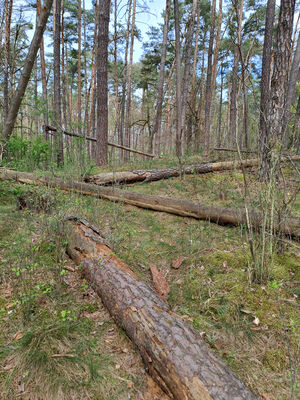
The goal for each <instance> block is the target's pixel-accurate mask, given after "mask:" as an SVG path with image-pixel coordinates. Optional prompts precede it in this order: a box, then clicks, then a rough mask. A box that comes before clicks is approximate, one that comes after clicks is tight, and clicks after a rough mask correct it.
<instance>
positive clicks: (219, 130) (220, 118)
mask: <svg viewBox="0 0 300 400" xmlns="http://www.w3.org/2000/svg"><path fill="white" fill-rule="evenodd" d="M222 106H223V65H221V87H220V102H219V117H218V140H217V145H218V147H220V146H221V142H222V139H221V134H222V133H221V132H222Z"/></svg>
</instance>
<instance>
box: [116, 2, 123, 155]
mask: <svg viewBox="0 0 300 400" xmlns="http://www.w3.org/2000/svg"><path fill="white" fill-rule="evenodd" d="M117 6H118V4H117V1H115V3H114V75H115V76H114V78H115V113H116V120H115V133H116V134H117V135H119V130H120V128H119V124H120V116H119V113H120V109H119V78H118V12H117V11H118V7H117ZM118 142H119V144H120V137H118ZM122 154H123V153H122V150H121V149H120V150H119V160H121V159H122Z"/></svg>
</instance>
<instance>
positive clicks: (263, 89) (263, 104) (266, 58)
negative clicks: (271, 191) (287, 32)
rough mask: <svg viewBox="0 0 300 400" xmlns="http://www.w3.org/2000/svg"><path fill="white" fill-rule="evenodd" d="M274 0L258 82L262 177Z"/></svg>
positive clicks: (270, 1) (268, 14)
mask: <svg viewBox="0 0 300 400" xmlns="http://www.w3.org/2000/svg"><path fill="white" fill-rule="evenodd" d="M275 5H276V0H268V3H267V9H266V22H265V37H264V47H263V56H262V73H261V81H260V120H259V140H260V156H261V161H262V164H261V170H260V174H261V176H263V175H264V174H265V173H266V170H267V168H268V166H267V164H266V159H267V157H268V141H269V140H268V137H269V129H268V126H267V118H268V114H269V102H270V97H269V96H270V84H271V62H272V42H273V26H274V17H275Z"/></svg>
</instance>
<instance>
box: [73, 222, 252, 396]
mask: <svg viewBox="0 0 300 400" xmlns="http://www.w3.org/2000/svg"><path fill="white" fill-rule="evenodd" d="M67 226H68V242H69V245H68V253H69V255H70V256H71V258H72V259H73V260H74V261H75V262H76V263H77V264H80V265H82V267H83V271H84V274H85V276H86V278H87V279H88V281H89V282H90V283H91V286H92V287H93V289H94V290H95V291H96V292H97V294H98V295H99V296H100V297H101V299H102V301H103V303H104V304H105V306H106V307H107V308H108V310H109V312H110V314H111V315H112V317H113V318H114V319H115V321H116V323H117V324H118V325H120V326H121V327H122V328H123V329H124V330H125V332H126V333H127V335H128V336H129V338H130V339H131V340H132V341H133V342H134V343H135V345H136V347H137V348H138V350H139V352H140V354H141V356H142V359H143V361H144V363H145V365H146V368H147V369H148V371H149V373H150V375H151V376H152V377H153V378H154V379H155V381H156V382H157V383H158V384H159V385H160V386H161V387H162V388H163V390H164V391H166V392H167V393H169V394H170V395H172V397H173V398H174V399H177V400H212V399H214V400H229V399H230V400H234V399H235V400H238V399H239V400H242V399H245V400H254V399H256V398H257V397H256V396H255V395H254V394H253V393H252V392H251V391H250V390H249V389H248V388H247V387H246V386H245V385H244V384H243V383H242V382H241V381H240V380H239V379H238V378H237V377H236V376H235V375H234V374H233V373H232V372H231V371H230V369H229V368H228V366H227V365H225V363H224V362H223V361H222V360H221V359H219V358H218V357H217V356H216V355H214V354H213V353H212V352H210V351H209V350H208V348H207V347H206V345H205V343H204V342H203V340H202V338H201V335H200V333H199V332H198V331H196V330H195V329H193V328H192V327H190V326H189V325H188V324H187V323H186V322H184V321H183V320H182V319H181V318H180V317H179V316H177V315H176V314H174V313H173V312H172V311H171V310H170V309H169V307H168V305H167V304H166V303H165V302H164V301H163V300H161V299H160V298H159V297H158V296H157V294H156V293H155V292H154V291H153V289H151V288H150V287H149V286H148V285H147V284H145V283H144V282H142V281H140V280H139V279H138V278H137V277H136V275H135V274H134V273H133V272H132V271H131V269H130V268H129V267H128V265H126V264H125V263H124V262H123V261H122V260H120V259H119V258H118V257H116V256H115V255H113V253H112V251H111V250H110V248H109V246H108V245H107V243H106V241H105V238H104V236H103V234H102V233H101V232H100V231H99V230H98V229H97V228H95V227H93V226H92V225H90V224H89V223H88V222H87V221H84V220H78V219H77V218H72V219H71V220H69V221H68V222H67Z"/></svg>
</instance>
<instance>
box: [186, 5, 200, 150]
mask: <svg viewBox="0 0 300 400" xmlns="http://www.w3.org/2000/svg"><path fill="white" fill-rule="evenodd" d="M197 7H198V10H197V23H196V34H195V47H194V60H193V72H192V83H191V92H190V112H189V119H188V127H187V134H186V145H187V148H188V149H189V148H190V147H191V144H192V137H193V129H194V125H195V119H196V120H197V118H195V114H196V110H195V103H196V92H195V86H196V69H197V61H198V47H199V31H200V29H199V27H200V13H201V6H200V2H197Z"/></svg>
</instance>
